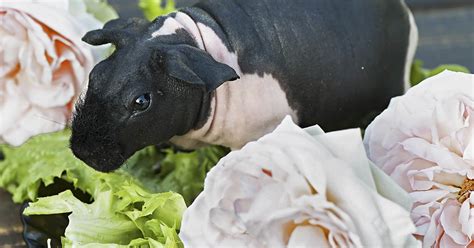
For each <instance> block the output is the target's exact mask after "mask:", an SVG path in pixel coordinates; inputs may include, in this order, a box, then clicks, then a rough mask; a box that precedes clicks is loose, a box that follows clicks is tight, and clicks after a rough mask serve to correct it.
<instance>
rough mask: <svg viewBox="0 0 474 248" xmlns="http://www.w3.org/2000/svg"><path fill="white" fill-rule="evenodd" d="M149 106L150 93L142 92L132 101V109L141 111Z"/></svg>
mask: <svg viewBox="0 0 474 248" xmlns="http://www.w3.org/2000/svg"><path fill="white" fill-rule="evenodd" d="M149 106H150V94H148V93H147V94H143V95H141V96H139V97H137V98H135V100H134V101H133V110H135V111H143V110H145V109H147V108H148V107H149Z"/></svg>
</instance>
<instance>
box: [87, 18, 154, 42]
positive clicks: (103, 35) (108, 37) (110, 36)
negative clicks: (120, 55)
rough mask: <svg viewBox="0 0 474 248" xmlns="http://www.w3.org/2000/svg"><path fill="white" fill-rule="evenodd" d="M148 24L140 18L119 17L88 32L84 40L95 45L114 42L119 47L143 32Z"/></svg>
mask: <svg viewBox="0 0 474 248" xmlns="http://www.w3.org/2000/svg"><path fill="white" fill-rule="evenodd" d="M148 25H149V22H148V21H146V20H144V19H140V18H128V19H123V18H118V19H114V20H111V21H108V22H107V23H106V24H105V25H104V27H103V28H102V29H97V30H92V31H89V32H87V33H86V34H85V35H84V37H82V40H83V41H85V42H87V43H89V44H91V45H94V46H98V45H103V44H107V43H112V44H114V45H115V46H117V47H118V48H119V47H122V46H125V45H126V44H127V43H128V42H130V41H131V40H133V39H134V38H136V37H137V36H139V35H140V34H141V33H143V32H144V30H146V28H147V27H148Z"/></svg>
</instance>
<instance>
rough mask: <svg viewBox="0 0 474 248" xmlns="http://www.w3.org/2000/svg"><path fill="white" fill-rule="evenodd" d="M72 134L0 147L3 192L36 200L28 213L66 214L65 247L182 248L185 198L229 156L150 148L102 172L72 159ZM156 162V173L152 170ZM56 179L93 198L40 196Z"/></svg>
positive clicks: (66, 132) (18, 198) (190, 197)
mask: <svg viewBox="0 0 474 248" xmlns="http://www.w3.org/2000/svg"><path fill="white" fill-rule="evenodd" d="M69 137H70V131H69V130H64V131H61V132H56V133H50V134H44V135H39V136H36V137H33V138H32V139H30V140H29V141H27V142H26V143H25V144H23V145H22V146H20V147H16V148H14V147H10V146H7V145H0V149H1V150H2V151H3V153H4V156H5V160H3V161H0V187H1V188H5V189H6V190H7V191H9V192H10V193H11V194H12V195H13V200H14V201H15V202H17V203H21V202H23V201H25V200H30V201H35V200H37V201H36V202H33V203H30V207H29V208H27V209H26V210H25V214H29V215H50V214H59V213H71V214H70V215H69V225H68V227H67V228H66V232H65V237H64V238H63V239H62V242H63V246H65V247H68V246H75V245H78V244H80V245H81V246H83V245H84V246H90V247H102V246H106V247H121V246H124V247H125V246H129V245H130V244H133V245H135V244H142V245H145V246H149V247H181V246H182V245H181V243H180V240H179V238H178V236H177V233H178V231H179V228H180V223H181V216H182V213H183V211H184V209H185V208H186V203H185V199H186V202H187V203H188V204H190V203H191V202H192V201H193V200H194V198H195V197H196V196H197V195H198V194H199V193H200V192H201V191H202V188H203V182H204V177H205V175H206V173H207V171H208V170H209V169H210V168H211V167H213V166H214V165H215V164H216V163H217V161H218V160H219V159H220V158H221V157H222V156H224V155H225V154H226V153H227V150H225V149H223V148H220V147H208V148H202V149H199V150H197V151H194V152H191V153H179V152H174V151H172V150H171V149H168V150H166V151H165V152H160V151H158V150H157V149H156V148H154V147H148V148H146V149H144V150H142V151H139V152H137V153H136V154H135V155H134V156H133V157H132V158H131V159H129V161H127V163H126V166H125V167H124V168H122V169H120V170H117V171H116V172H113V173H101V172H97V171H95V170H93V169H92V168H90V167H88V166H87V165H85V164H84V163H83V162H82V161H80V160H78V159H76V158H75V157H74V155H73V154H72V152H71V151H70V149H69V147H68V143H69ZM157 164H159V165H161V170H159V171H156V169H155V168H154V167H153V166H154V165H157ZM58 178H59V179H61V180H64V181H66V182H69V183H71V184H72V185H73V187H74V188H75V189H79V190H80V191H83V192H85V193H87V194H88V195H90V196H91V198H92V199H91V200H93V201H92V203H90V204H88V203H85V202H82V201H81V200H79V199H78V198H77V197H76V196H75V195H74V194H73V193H72V192H71V191H68V190H66V191H64V192H61V193H59V194H57V195H52V196H48V197H42V198H38V190H39V188H40V187H41V186H42V185H44V186H48V185H51V184H53V183H55V182H56V181H57V179H58ZM171 191H174V192H178V193H180V194H183V195H184V196H185V199H183V197H182V196H181V195H179V194H177V193H174V192H171ZM58 192H59V191H58ZM159 192H164V193H159ZM81 199H83V198H81Z"/></svg>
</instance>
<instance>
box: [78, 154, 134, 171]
mask: <svg viewBox="0 0 474 248" xmlns="http://www.w3.org/2000/svg"><path fill="white" fill-rule="evenodd" d="M73 153H74V155H75V156H76V157H77V158H79V159H80V160H82V161H83V162H84V163H86V164H87V165H88V166H90V167H92V168H93V169H95V170H97V171H100V172H111V171H114V170H116V169H118V168H120V167H121V166H122V165H123V164H124V163H125V161H126V160H127V159H126V158H125V157H124V156H123V155H122V154H120V153H113V154H110V153H109V154H107V153H102V154H97V153H95V152H92V153H91V154H88V153H77V152H74V149H73Z"/></svg>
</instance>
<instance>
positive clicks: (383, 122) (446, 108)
mask: <svg viewBox="0 0 474 248" xmlns="http://www.w3.org/2000/svg"><path fill="white" fill-rule="evenodd" d="M473 109H474V75H471V74H465V73H456V72H450V71H445V72H443V73H441V74H439V75H437V76H434V77H432V78H429V79H427V80H425V81H424V82H422V83H420V84H419V85H417V86H415V87H413V88H412V89H410V90H409V91H408V92H407V93H406V94H405V95H404V96H401V97H397V98H394V99H393V100H392V101H391V103H390V105H389V107H388V109H386V110H385V111H384V112H383V113H382V114H381V115H379V116H378V117H377V118H376V119H375V120H374V121H373V122H372V124H370V126H369V127H368V128H367V130H366V135H365V140H364V143H365V145H366V148H367V153H368V156H369V158H370V159H371V160H372V161H373V162H374V163H375V164H376V165H378V166H379V167H381V168H382V169H383V170H384V171H385V172H386V173H388V174H389V175H390V176H391V177H392V178H393V179H395V180H396V181H397V182H398V183H399V184H400V185H401V186H402V187H403V188H404V189H405V190H406V191H407V192H409V193H410V196H411V197H412V199H413V201H414V206H413V208H412V214H411V216H412V219H413V221H414V222H415V224H416V226H417V233H416V234H417V237H419V238H420V239H422V240H423V245H424V247H472V246H474V208H473V206H474V194H472V191H473V190H474V140H473V133H474V111H473Z"/></svg>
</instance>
